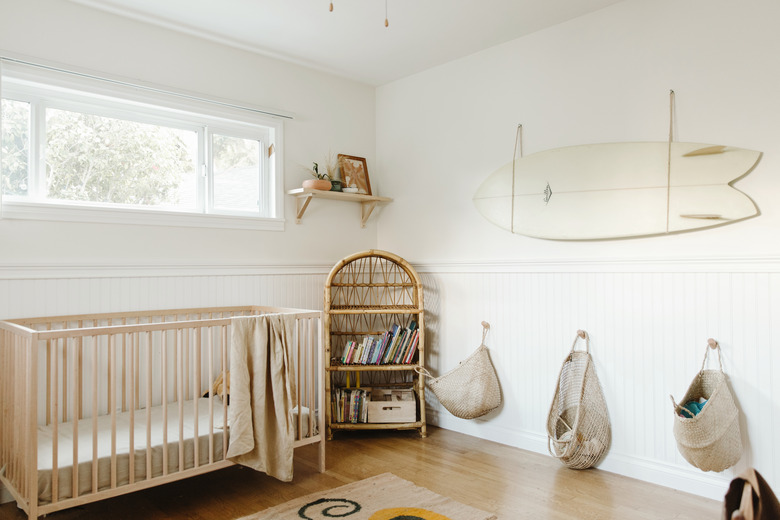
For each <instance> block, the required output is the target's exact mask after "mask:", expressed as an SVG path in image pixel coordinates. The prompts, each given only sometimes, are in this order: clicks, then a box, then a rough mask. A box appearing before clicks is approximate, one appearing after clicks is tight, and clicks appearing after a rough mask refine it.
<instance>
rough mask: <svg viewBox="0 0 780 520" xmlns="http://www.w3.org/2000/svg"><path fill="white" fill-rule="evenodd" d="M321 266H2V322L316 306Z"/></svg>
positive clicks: (324, 272) (322, 276)
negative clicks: (225, 308)
mask: <svg viewBox="0 0 780 520" xmlns="http://www.w3.org/2000/svg"><path fill="white" fill-rule="evenodd" d="M328 271H329V267H322V266H261V267H257V266H211V267H210V266H192V265H187V266H169V265H166V266H143V267H133V266H100V265H96V266H67V267H62V266H60V267H55V266H34V267H22V266H6V267H0V319H9V318H26V317H34V316H62V315H68V314H91V313H101V312H116V311H135V310H156V309H186V308H196V307H220V306H234V305H267V306H276V307H293V308H300V309H322V304H323V297H324V296H323V292H322V291H323V286H324V284H325V277H326V276H327V273H328Z"/></svg>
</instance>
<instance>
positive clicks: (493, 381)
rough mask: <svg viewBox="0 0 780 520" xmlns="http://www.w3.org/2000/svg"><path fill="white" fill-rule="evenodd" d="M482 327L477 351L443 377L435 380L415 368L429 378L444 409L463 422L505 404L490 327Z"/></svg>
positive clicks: (430, 384) (432, 388)
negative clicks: (490, 343) (487, 339)
mask: <svg viewBox="0 0 780 520" xmlns="http://www.w3.org/2000/svg"><path fill="white" fill-rule="evenodd" d="M482 326H483V332H482V343H481V344H480V346H479V347H477V350H476V351H474V353H473V354H471V355H470V356H469V357H467V358H466V359H465V360H463V361H461V362H460V364H459V365H458V366H457V367H455V368H453V369H452V370H450V371H449V372H447V373H446V374H444V375H443V376H441V377H432V376H431V374H430V373H429V372H428V371H427V370H425V369H424V368H421V367H417V368H416V369H415V370H417V371H418V372H420V373H424V374H425V375H426V376H427V377H428V378H429V379H428V387H429V388H430V389H431V391H432V392H433V393H434V394H435V395H436V398H437V399H438V400H439V402H440V403H441V404H442V406H444V408H446V409H447V411H448V412H450V413H451V414H452V415H454V416H455V417H460V418H461V419H474V418H476V417H481V416H483V415H485V414H487V413H488V412H491V411H492V410H495V409H496V408H498V406H499V405H500V404H501V386H500V385H499V383H498V376H497V375H496V369H495V367H493V363H491V361H490V354H488V349H487V347H486V346H485V336H486V334H487V330H488V328H490V325H489V324H488V323H487V322H485V321H483V322H482Z"/></svg>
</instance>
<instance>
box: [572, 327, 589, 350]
mask: <svg viewBox="0 0 780 520" xmlns="http://www.w3.org/2000/svg"><path fill="white" fill-rule="evenodd" d="M580 338H582V339H584V340H585V352H588V353H590V336H588V333H587V332H586V331H584V330H582V329H580V330H578V331H577V335H576V336H574V343H572V344H571V351H572V352H574V348H575V347H576V346H577V340H578V339H580Z"/></svg>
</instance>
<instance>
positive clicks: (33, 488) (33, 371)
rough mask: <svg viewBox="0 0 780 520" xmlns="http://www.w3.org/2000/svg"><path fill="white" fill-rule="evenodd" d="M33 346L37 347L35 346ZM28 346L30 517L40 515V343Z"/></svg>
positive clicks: (27, 442) (27, 437)
mask: <svg viewBox="0 0 780 520" xmlns="http://www.w3.org/2000/svg"><path fill="white" fill-rule="evenodd" d="M33 346H34V347H35V348H33ZM25 347H27V352H28V354H27V356H26V357H27V359H28V363H29V366H28V367H25V368H26V369H27V374H28V378H29V379H28V384H29V386H28V388H27V392H28V393H27V396H28V398H27V401H28V402H27V403H26V405H27V406H26V410H27V427H28V428H29V435H25V436H24V444H25V445H26V449H27V453H28V454H29V455H28V457H27V462H28V466H27V470H26V471H27V473H28V474H27V478H28V484H27V496H29V511H28V514H29V515H30V517H32V518H35V517H37V516H38V471H37V468H38V345H37V343H36V344H35V345H34V344H33V341H32V340H27V341H25Z"/></svg>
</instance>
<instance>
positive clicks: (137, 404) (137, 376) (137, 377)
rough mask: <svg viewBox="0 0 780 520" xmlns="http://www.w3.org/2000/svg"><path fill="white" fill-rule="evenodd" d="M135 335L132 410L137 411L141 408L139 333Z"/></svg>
mask: <svg viewBox="0 0 780 520" xmlns="http://www.w3.org/2000/svg"><path fill="white" fill-rule="evenodd" d="M134 335H135V360H134V361H133V362H134V363H135V400H134V401H133V402H134V403H135V407H134V408H133V410H139V409H140V408H141V348H140V341H141V333H140V332H136V333H134Z"/></svg>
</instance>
